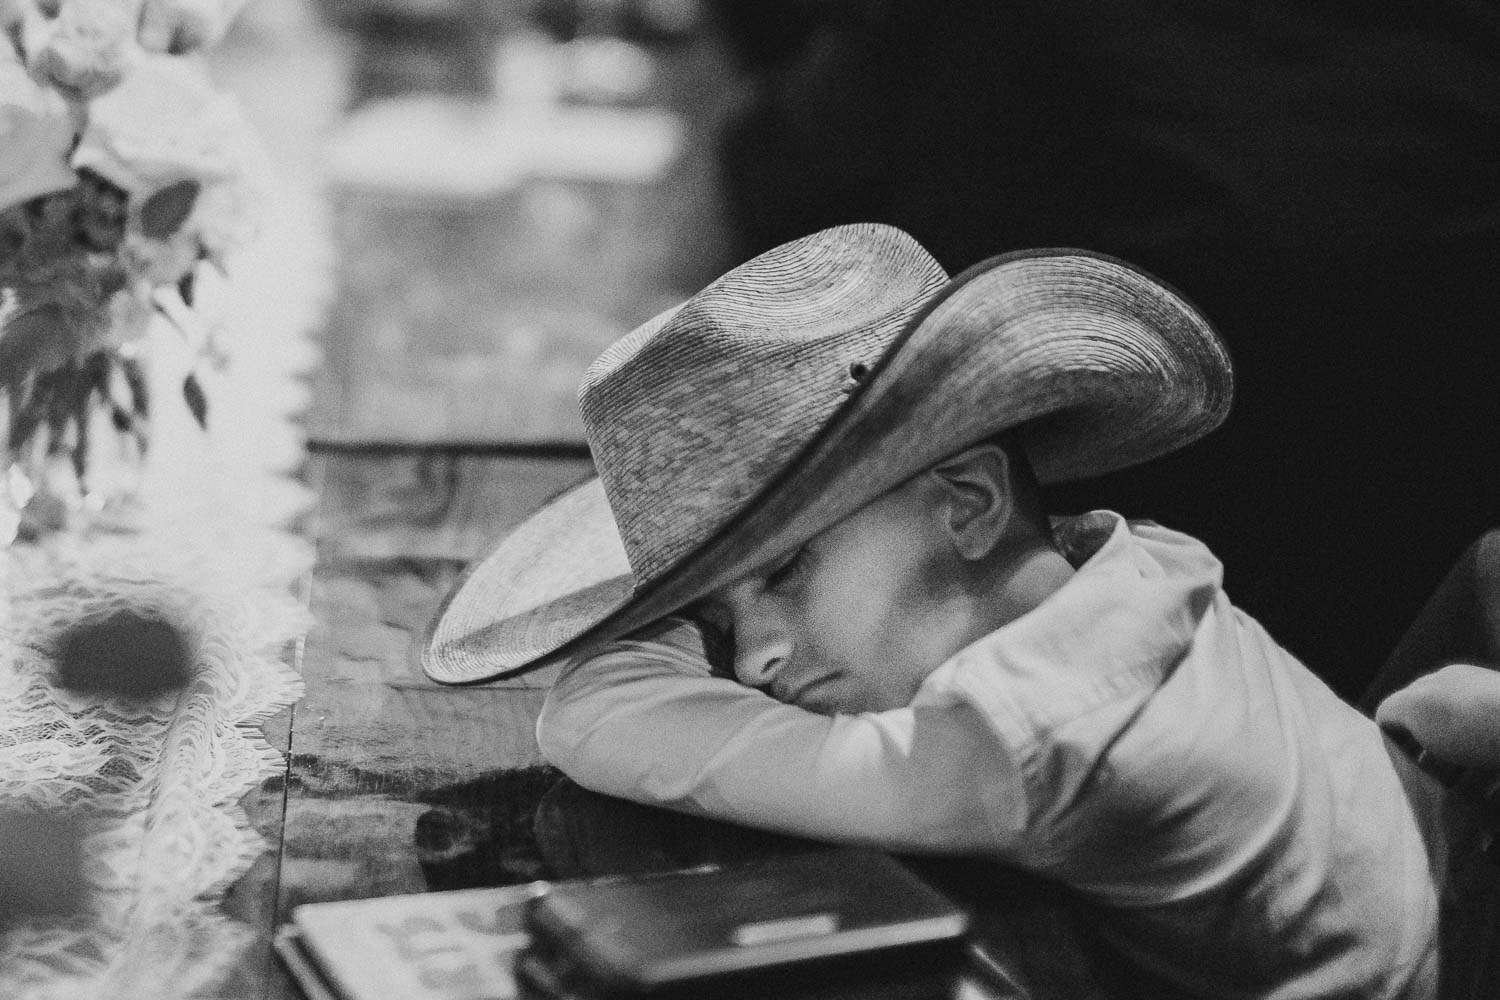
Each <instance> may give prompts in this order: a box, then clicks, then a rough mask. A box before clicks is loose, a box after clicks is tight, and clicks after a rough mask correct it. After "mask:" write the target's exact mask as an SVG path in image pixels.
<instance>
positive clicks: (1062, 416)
mask: <svg viewBox="0 0 1500 1000" xmlns="http://www.w3.org/2000/svg"><path fill="white" fill-rule="evenodd" d="M1232 392H1233V376H1232V369H1231V366H1230V361H1229V357H1228V354H1227V352H1226V351H1225V349H1224V346H1223V344H1222V343H1221V342H1220V340H1219V338H1218V336H1217V335H1216V334H1215V333H1214V331H1213V329H1212V327H1211V326H1210V325H1209V324H1208V322H1207V321H1206V320H1205V319H1204V318H1203V317H1202V316H1201V315H1200V314H1199V313H1198V311H1197V310H1196V309H1194V308H1193V307H1192V306H1191V305H1190V304H1189V303H1188V302H1187V300H1186V299H1184V298H1183V297H1182V296H1180V295H1178V294H1177V293H1176V292H1175V291H1173V290H1172V289H1171V288H1169V287H1168V286H1166V285H1164V284H1163V283H1162V282H1160V281H1158V280H1157V279H1155V278H1153V277H1151V276H1150V275H1148V274H1146V273H1145V272H1143V271H1141V270H1139V269H1138V268H1135V267H1133V266H1131V265H1129V264H1126V263H1124V262H1122V261H1118V260H1115V259H1114V258H1111V257H1107V256H1105V255H1102V254H1096V253H1090V252H1087V251H1080V250H1031V251H1022V252H1019V253H1013V254H1007V255H1004V256H1001V257H996V258H993V259H991V260H989V261H986V262H984V263H982V264H979V265H976V266H975V267H973V268H970V269H969V270H968V271H965V272H964V273H963V274H960V275H959V276H957V277H956V278H954V279H953V280H952V281H951V282H950V283H949V284H948V285H947V286H946V287H945V288H944V289H943V290H942V291H941V292H939V293H938V295H936V296H935V297H934V299H933V301H932V302H931V303H929V304H928V306H927V307H926V309H925V310H924V311H923V312H922V313H921V314H919V315H918V316H917V317H916V318H915V319H913V321H912V322H911V323H910V324H908V326H907V328H906V330H905V331H904V332H903V333H902V335H901V336H900V337H898V338H897V340H896V342H895V343H893V344H892V345H891V347H890V348H889V349H888V350H887V351H886V353H885V355H884V356H883V357H882V358H881V359H880V361H879V362H878V363H877V364H876V365H875V366H874V367H873V368H872V370H871V371H870V373H869V374H868V375H867V376H866V377H865V379H864V380H863V381H862V383H861V385H860V387H859V389H858V390H857V391H855V392H854V393H853V394H851V397H850V399H849V400H848V402H847V403H845V404H844V406H842V407H841V408H840V409H839V411H838V412H837V413H836V414H835V415H834V417H833V418H832V419H831V420H830V421H829V422H828V423H827V424H826V425H825V426H824V427H823V429H822V430H821V431H820V432H819V434H818V435H817V436H816V437H815V438H814V439H813V440H812V441H811V442H810V443H809V444H808V445H807V446H806V447H805V448H803V450H802V451H801V453H800V454H798V455H796V456H795V457H793V458H792V459H791V460H790V461H788V462H787V464H786V465H785V466H784V467H783V468H782V469H781V471H780V472H779V473H778V474H777V475H776V477H775V478H774V479H773V480H772V481H771V482H770V483H769V484H768V485H767V486H766V487H765V489H763V490H762V492H761V493H760V495H759V496H757V497H756V498H755V499H754V500H752V501H751V502H750V503H748V504H746V505H745V507H744V508H743V509H742V510H741V511H740V513H739V514H738V515H737V516H736V517H735V518H734V519H733V520H732V521H731V522H730V523H729V524H728V525H726V526H725V527H724V528H723V529H722V530H721V531H720V532H718V534H716V535H715V536H714V537H713V538H712V539H710V540H709V541H708V542H707V543H705V544H704V545H703V546H701V547H700V548H699V549H698V550H697V551H695V552H693V553H692V554H691V555H689V556H688V557H687V558H685V559H683V560H682V561H681V562H680V563H679V564H678V565H677V566H675V567H674V568H673V569H672V570H670V571H669V572H667V573H666V574H664V575H663V576H662V577H661V578H660V579H658V580H656V581H654V582H653V583H652V584H650V585H649V586H646V587H637V586H635V584H634V582H633V578H632V577H631V574H630V568H629V563H628V561H627V560H626V558H625V554H624V549H623V547H622V545H621V543H620V540H619V535H618V532H617V531H616V530H615V526H614V520H613V517H612V515H611V514H610V510H609V505H608V502H607V501H606V499H605V496H604V491H603V489H602V487H601V486H600V484H599V483H598V481H597V480H590V481H589V482H586V483H584V484H583V485H581V486H579V487H576V488H575V489H573V490H571V491H569V492H568V493H566V494H564V495H563V496H561V497H559V498H558V499H557V500H555V501H553V502H552V503H550V504H548V505H547V506H546V507H544V508H543V509H542V510H541V511H539V512H538V513H537V514H535V515H534V516H533V517H532V518H530V519H529V520H527V521H526V522H524V523H523V524H522V525H521V526H520V527H518V528H517V529H516V530H515V531H513V532H512V533H510V534H509V535H508V536H507V537H506V538H505V539H503V540H502V541H501V542H500V544H499V545H498V546H497V547H496V548H494V549H493V550H492V551H491V552H490V553H489V554H488V555H486V556H484V557H483V558H482V559H480V560H479V561H477V562H476V563H475V564H474V565H473V566H472V567H471V569H470V571H469V572H468V573H467V575H466V576H465V577H464V579H463V580H462V581H461V582H460V584H459V585H458V586H457V587H456V588H455V589H454V591H453V593H451V594H450V595H449V598H448V600H447V601H446V602H445V603H444V606H443V607H442V609H441V610H440V611H439V613H438V615H437V616H436V617H435V618H434V620H433V624H432V626H431V628H430V630H429V635H428V641H427V643H426V646H425V648H424V650H423V654H422V666H423V669H424V670H425V671H426V672H427V674H428V676H430V677H431V678H433V679H434V680H436V681H439V682H441V683H445V684H473V683H481V682H484V681H490V680H498V679H501V678H505V677H511V676H515V675H517V674H521V673H525V672H528V671H530V670H533V669H536V668H538V667H540V666H543V665H546V664H548V663H552V662H556V661H558V660H560V659H562V658H564V657H567V656H570V655H573V654H575V653H578V652H580V651H583V650H585V649H587V648H588V647H590V646H592V645H595V644H598V643H602V642H607V641H610V640H612V639H616V638H619V637H620V636H623V635H626V634H628V633H630V632H632V631H634V630H636V629H638V628H640V627H642V626H644V625H646V624H648V623H650V622H652V621H655V620H656V619H658V618H660V617H662V616H663V615H666V614H670V613H671V612H673V611H676V610H678V609H680V608H682V607H684V606H686V605H687V604H690V603H691V602H693V601H695V600H697V599H699V598H700V597H702V596H703V595H704V594H707V593H709V592H711V591H713V590H716V589H718V588H719V587H721V586H723V585H724V584H727V583H730V582H732V581H734V580H736V579H739V578H740V577H742V576H744V575H745V574H746V573H748V572H751V571H752V570H754V569H756V568H757V567H759V566H762V565H764V564H766V563H767V562H769V561H770V560H772V559H774V558H776V557H777V556H779V555H781V554H782V553H784V552H786V551H787V550H788V549H790V548H792V547H793V546H796V545H799V544H801V543H802V542H805V541H806V540H807V539H808V538H811V537H812V536H813V535H815V534H817V533H818V532H820V531H822V530H823V529H825V528H827V527H828V526H830V525H832V524H835V523H837V522H838V521H840V520H842V519H843V518H844V517H847V516H848V515H850V514H852V513H853V512H854V511H856V510H859V509H860V508H861V507H863V506H865V505H866V504H868V503H870V502H871V501H872V500H874V499H876V498H877V497H879V496H881V495H882V494H884V493H885V492H887V491H888V490H890V489H892V488H894V487H895V486H897V485H899V484H900V483H901V482H904V481H905V480H906V479H908V478H910V477H911V476H912V475H915V474H916V473H918V472H920V471H921V470H922V469H924V468H927V467H928V466H930V465H932V464H933V463H934V462H936V461H938V460H940V459H942V458H944V457H946V456H948V455H951V454H953V453H954V452H957V451H960V450H962V449H963V448H965V447H968V446H969V445H972V444H974V443H976V442H978V441H981V440H984V439H986V438H989V437H992V436H994V435H996V434H999V433H1001V432H1003V431H1007V430H1013V429H1014V430H1017V432H1018V433H1019V434H1020V435H1021V438H1022V441H1023V442H1024V443H1025V446H1026V450H1027V454H1028V456H1029V458H1030V459H1031V462H1032V465H1033V466H1034V468H1035V469H1036V473H1037V477H1038V478H1039V479H1040V480H1041V481H1042V482H1043V483H1044V484H1045V483H1054V482H1063V481H1068V480H1075V479H1086V478H1090V477H1093V476H1097V475H1102V474H1104V473H1106V472H1111V471H1113V470H1115V469H1120V468H1125V467H1127V466H1131V465H1136V464H1139V463H1141V462H1144V461H1147V460H1149V459H1151V458H1155V457H1157V456H1159V455H1162V454H1165V453H1167V452H1170V451H1173V450H1175V449H1177V448H1180V447H1182V446H1183V445H1186V444H1188V443H1190V442H1192V441H1194V440H1197V439H1198V438H1200V437H1202V436H1203V435H1204V434H1207V433H1208V432H1209V431H1211V430H1213V429H1214V428H1215V427H1217V426H1218V425H1219V423H1221V422H1222V421H1223V419H1224V417H1225V415H1226V414H1227V413H1228V410H1229V404H1230V400H1231V397H1232Z"/></svg>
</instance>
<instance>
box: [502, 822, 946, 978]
mask: <svg viewBox="0 0 1500 1000" xmlns="http://www.w3.org/2000/svg"><path fill="white" fill-rule="evenodd" d="M524 926H525V928H526V930H527V932H528V933H529V934H530V937H531V941H530V944H529V945H528V946H527V948H526V949H525V950H524V951H523V952H522V953H521V955H520V956H519V959H518V965H517V984H518V987H519V989H520V994H521V996H522V997H535V998H546V1000H555V998H563V997H567V998H576V1000H595V998H598V1000H608V998H615V997H621V998H623V997H650V998H652V1000H657V998H661V1000H668V998H674V1000H675V998H679V997H681V998H686V997H693V998H697V1000H705V998H720V997H722V998H746V1000H748V998H752V997H754V998H757V1000H761V998H766V997H788V998H791V997H797V998H814V997H816V998H835V997H860V998H875V997H892V998H894V997H901V998H908V1000H910V998H922V997H933V998H938V997H950V996H952V995H953V991H954V988H955V984H956V980H957V975H958V972H959V970H960V968H961V966H962V964H963V951H962V942H963V937H964V934H965V932H966V931H967V929H968V926H969V920H968V916H967V914H966V913H965V912H964V911H962V910H960V909H959V908H958V907H956V906H955V905H953V903H951V902H950V901H949V900H948V899H947V898H946V897H944V896H943V895H941V894H940V893H938V892H937V891H936V890H935V889H933V888H931V887H930V886H928V885H927V884H926V883H925V882H923V881H922V880H921V879H919V878H918V877H917V876H916V875H914V874H913V873H912V872H910V871H909V870H907V869H906V868H904V867H903V866H902V865H900V864H899V863H897V862H896V861H895V860H894V859H892V858H890V857H888V856H887V855H885V854H882V853H879V852H876V851H864V850H834V851H825V852H819V853H812V854H806V855H799V856H796V857H791V858H781V859H776V860H773V861H765V862H759V863H755V864H749V865H744V866H739V867H733V868H726V869H721V870H715V871H698V872H679V873H671V874H666V875H659V876H653V877H649V878H641V879H632V880H621V881H612V882H600V883H563V884H556V885H553V886H552V888H551V889H550V890H549V891H548V892H547V893H546V894H545V895H541V896H537V897H536V898H535V899H533V900H531V901H530V902H529V903H528V904H527V906H526V913H525V925H524Z"/></svg>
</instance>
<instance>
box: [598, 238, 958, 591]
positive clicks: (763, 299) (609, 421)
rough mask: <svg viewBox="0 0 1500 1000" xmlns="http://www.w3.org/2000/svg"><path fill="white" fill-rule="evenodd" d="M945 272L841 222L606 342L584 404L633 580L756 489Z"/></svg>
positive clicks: (698, 540) (669, 558)
mask: <svg viewBox="0 0 1500 1000" xmlns="http://www.w3.org/2000/svg"><path fill="white" fill-rule="evenodd" d="M947 280H948V276H947V274H946V273H945V272H944V271H943V269H942V267H941V266H940V265H939V264H938V263H937V261H936V260H934V259H933V258H932V257H931V256H930V255H929V254H928V253H927V252H926V251H925V250H924V249H922V247H921V246H920V245H919V244H918V243H917V242H916V241H915V240H913V239H912V238H911V237H910V236H908V235H906V234H905V233H903V232H901V231H900V230H897V229H893V228H890V227H887V226H878V225H860V226H843V227H839V228H836V229H830V230H825V231H823V232H820V233H816V234H814V235H812V236H809V237H806V238H804V239H800V240H797V241H794V242H792V243H788V244H785V245H783V246H781V247H778V248H776V249H775V250H772V251H770V252H768V253H766V254H763V255H761V256H759V257H756V258H755V259H754V260H751V261H749V262H748V263H746V264H743V265H741V266H740V267H737V268H735V269H734V270H732V271H730V272H728V273H727V274H725V275H724V276H723V277H721V278H719V279H718V280H717V281H715V282H714V283H713V284H711V285H709V286H708V287H707V288H705V289H704V290H703V291H701V292H699V293H698V294H697V295H695V296H693V298H691V299H689V300H688V301H687V302H686V303H684V304H683V305H682V306H680V307H678V308H676V309H673V310H669V311H668V312H666V313H663V314H662V315H660V316H658V317H656V318H655V319H654V320H652V321H650V322H649V323H647V324H645V325H644V326H642V327H640V328H639V329H637V330H636V331H634V332H633V333H632V334H630V335H629V336H627V337H625V338H623V339H622V340H620V341H618V342H617V343H615V344H614V345H613V346H612V347H611V348H609V349H608V350H607V351H605V352H604V354H602V355H601V356H600V357H599V359H598V360H597V361H595V362H594V364H593V366H592V367H590V369H589V371H588V373H587V375H586V376H585V377H584V380H583V383H582V385H581V386H580V388H579V394H578V396H579V407H580V409H581V411H582V415H583V422H584V427H585V430H586V433H587V434H588V440H589V446H590V448H591V449H592V451H593V455H594V462H595V464H596V466H597V468H598V471H599V477H600V479H601V480H602V481H603V484H604V489H605V493H606V494H607V496H608V498H609V504H610V508H611V510H612V511H613V513H614V518H615V523H616V525H617V527H618V529H619V532H620V538H621V541H622V542H623V544H624V546H625V551H626V553H627V555H628V557H629V560H630V566H631V569H632V571H633V572H634V574H635V576H636V580H637V585H638V586H639V585H642V584H645V583H649V582H650V581H651V580H653V579H655V578H657V577H658V576H659V575H660V574H662V573H663V572H665V571H666V570H667V569H669V568H670V567H672V566H673V565H674V564H676V563H677V562H678V561H680V560H681V559H682V558H683V557H684V556H685V555H687V554H688V553H689V552H692V551H693V550H694V549H696V548H698V547H699V546H700V545H702V544H703V543H704V542H705V541H707V540H708V539H710V538H712V537H713V536H714V535H715V534H716V533H717V532H718V531H719V530H720V529H721V528H722V527H723V525H724V524H725V523H727V521H728V520H729V519H730V518H731V517H733V516H734V514H735V513H736V512H737V511H739V510H740V509H741V508H743V507H744V505H745V504H746V503H748V502H749V501H750V500H751V499H753V498H754V497H755V496H756V495H757V494H758V493H760V491H761V490H762V489H763V488H764V487H765V486H766V485H767V483H768V482H769V481H770V480H771V479H772V478H773V477H774V476H775V475H776V474H777V473H778V472H779V471H780V470H781V469H782V468H783V467H784V466H785V465H786V463H787V461H788V460H789V459H790V458H791V457H792V456H794V455H795V454H796V453H797V452H798V451H799V450H801V448H802V447H803V446H805V445H806V444H807V443H808V442H809V441H811V440H812V439H813V437H814V436H815V435H816V434H817V432H818V431H819V429H820V428H822V427H823V426H824V424H826V423H827V422H828V419H829V418H830V417H831V416H832V414H833V412H834V411H835V410H836V409H838V407H839V406H840V405H841V404H842V403H843V402H844V401H845V399H846V398H847V393H846V390H847V383H848V380H849V378H850V375H851V370H853V371H854V372H855V373H858V372H859V371H860V370H861V368H862V366H867V365H869V364H872V363H873V362H875V361H876V360H877V359H879V358H880V357H881V355H882V354H883V353H884V352H885V351H886V349H887V348H888V347H889V346H890V345H891V343H892V342H893V341H894V340H895V339H896V338H897V336H898V335H899V334H900V333H901V332H902V330H903V328H904V327H906V325H907V324H908V322H909V321H910V320H911V319H912V317H913V316H915V315H916V313H917V312H918V311H919V310H921V309H922V308H923V306H924V305H926V304H927V303H928V302H929V301H930V300H931V298H932V296H933V295H934V294H935V293H936V291H937V290H938V289H940V288H941V287H942V286H943V285H944V284H945V283H946V282H947Z"/></svg>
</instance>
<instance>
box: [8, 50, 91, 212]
mask: <svg viewBox="0 0 1500 1000" xmlns="http://www.w3.org/2000/svg"><path fill="white" fill-rule="evenodd" d="M74 134H75V127H74V122H73V116H72V114H71V113H70V112H69V110H68V102H67V101H65V100H63V98H62V97H61V96H60V95H59V94H57V93H55V92H54V91H51V90H48V89H46V88H45V87H42V86H40V85H39V84H37V83H36V82H35V81H33V80H32V79H31V77H30V76H28V75H27V74H26V69H25V67H24V66H22V65H21V63H20V62H19V61H18V60H16V59H15V58H13V56H12V54H11V52H10V46H9V45H8V44H6V43H5V42H4V41H3V40H0V211H3V210H5V209H7V208H9V207H11V206H12V205H16V204H19V203H21V202H23V201H27V200H29V199H31V198H35V197H36V196H37V195H43V194H50V193H51V192H53V191H66V190H67V189H68V188H70V187H72V186H73V185H74V184H75V183H77V181H78V178H77V177H76V176H75V175H74V174H73V171H72V169H71V168H70V167H69V166H68V149H69V148H70V147H71V146H72V145H73V136H74Z"/></svg>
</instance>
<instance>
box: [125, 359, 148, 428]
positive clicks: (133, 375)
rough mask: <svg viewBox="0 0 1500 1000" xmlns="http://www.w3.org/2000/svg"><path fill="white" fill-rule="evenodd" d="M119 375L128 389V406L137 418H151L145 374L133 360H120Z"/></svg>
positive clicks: (136, 361)
mask: <svg viewBox="0 0 1500 1000" xmlns="http://www.w3.org/2000/svg"><path fill="white" fill-rule="evenodd" d="M120 373H121V374H122V375H124V376H125V384H126V385H128V386H129V387H130V405H131V407H132V408H133V409H134V410H135V415H136V416H138V417H146V418H149V417H150V416H151V386H150V385H149V384H148V383H147V382H146V372H145V370H144V369H142V368H141V363H140V361H138V360H137V359H135V358H122V359H121V360H120Z"/></svg>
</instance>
